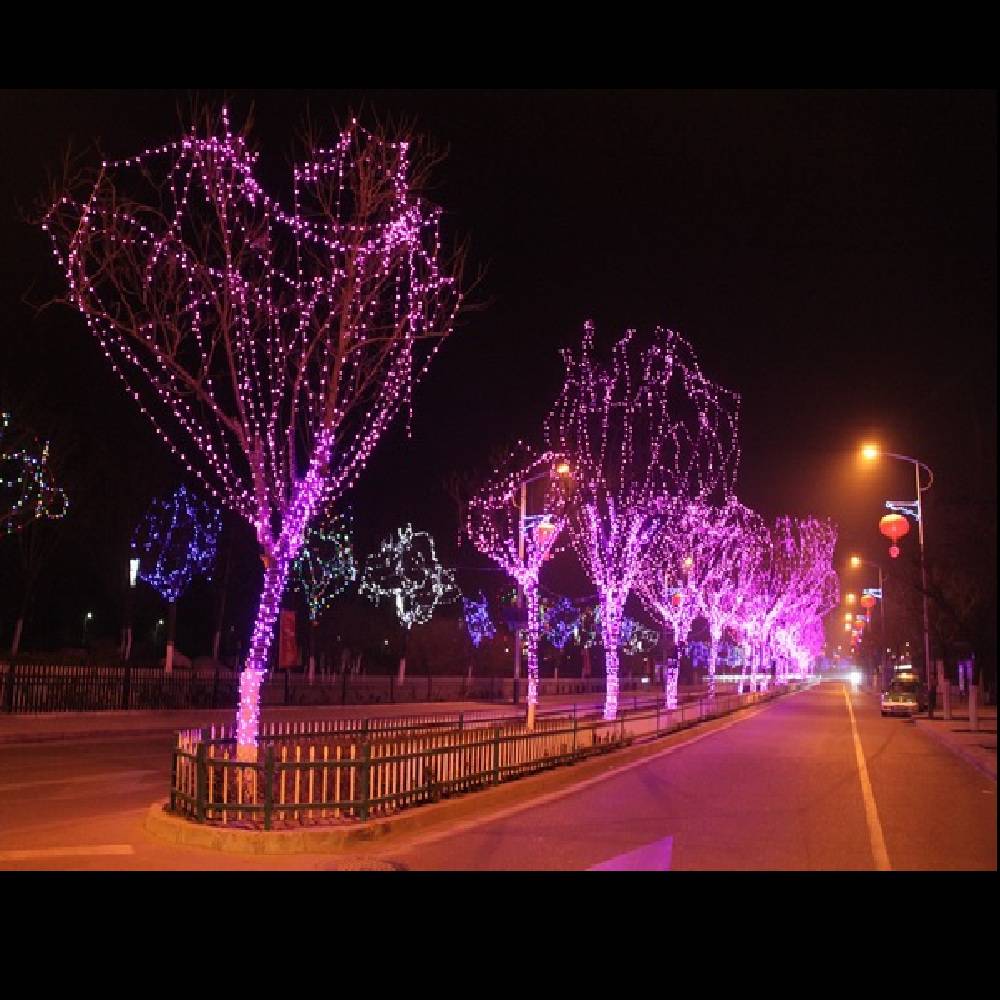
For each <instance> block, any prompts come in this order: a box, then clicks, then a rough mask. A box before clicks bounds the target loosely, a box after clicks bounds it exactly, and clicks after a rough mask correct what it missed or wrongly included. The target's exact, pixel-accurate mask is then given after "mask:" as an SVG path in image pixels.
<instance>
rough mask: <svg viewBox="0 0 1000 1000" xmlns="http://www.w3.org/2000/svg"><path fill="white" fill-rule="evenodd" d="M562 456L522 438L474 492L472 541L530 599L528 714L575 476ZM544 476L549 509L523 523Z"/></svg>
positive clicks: (468, 526)
mask: <svg viewBox="0 0 1000 1000" xmlns="http://www.w3.org/2000/svg"><path fill="white" fill-rule="evenodd" d="M560 465H561V462H560V458H559V456H558V455H556V454H555V453H553V452H544V453H542V454H535V453H534V452H533V451H532V450H531V449H530V448H528V447H527V446H526V445H524V444H522V443H518V445H517V446H516V447H515V448H514V449H513V450H512V451H511V452H510V453H509V454H508V455H507V456H506V457H505V459H504V460H503V461H502V462H501V463H500V464H499V465H498V467H497V468H495V469H494V470H493V472H492V474H491V476H490V478H489V479H488V481H487V482H486V483H485V484H484V485H483V486H482V487H481V488H480V490H479V491H478V492H477V493H476V494H475V495H474V496H473V497H471V498H470V500H469V505H468V510H467V516H466V533H467V534H468V536H469V540H470V541H471V542H472V544H473V545H474V546H475V547H476V548H477V549H478V550H479V551H480V552H481V553H482V554H483V555H484V556H486V557H487V558H488V559H492V560H493V562H495V563H496V564H497V565H498V566H500V567H501V568H502V569H503V570H504V571H505V572H506V573H508V574H509V575H510V576H511V577H512V578H513V579H514V580H515V581H516V582H517V584H518V586H519V587H520V588H521V591H522V593H523V594H524V599H525V603H526V605H527V633H528V637H527V653H528V720H529V725H531V724H532V723H533V720H534V710H535V706H536V705H537V704H538V642H539V635H540V631H541V615H540V608H539V595H538V578H539V574H540V573H541V569H542V564H543V563H544V562H545V561H546V560H547V559H548V558H549V557H550V556H551V555H552V554H553V553H554V552H555V546H556V543H557V542H558V540H559V537H560V535H561V534H562V532H563V529H564V528H565V526H566V519H567V513H568V499H569V496H570V493H571V480H569V479H568V474H563V475H560V473H559V472H558V471H557V467H558V466H560ZM532 481H540V482H544V483H545V484H546V485H545V500H544V505H543V513H542V514H541V515H538V516H535V517H534V518H533V519H532V524H531V525H530V526H528V525H525V524H523V523H522V513H523V512H522V498H523V497H525V496H526V493H525V492H524V491H525V489H526V487H527V484H528V483H530V482H532Z"/></svg>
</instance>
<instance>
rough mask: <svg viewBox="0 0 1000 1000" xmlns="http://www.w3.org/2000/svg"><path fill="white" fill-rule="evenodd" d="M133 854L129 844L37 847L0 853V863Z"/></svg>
mask: <svg viewBox="0 0 1000 1000" xmlns="http://www.w3.org/2000/svg"><path fill="white" fill-rule="evenodd" d="M122 854H135V848H134V847H133V846H132V845H131V844H93V845H91V846H89V847H88V846H86V845H83V846H80V847H38V848H35V849H34V850H26V851H0V861H32V860H34V859H35V858H82V857H88V856H94V855H100V856H106V855H122Z"/></svg>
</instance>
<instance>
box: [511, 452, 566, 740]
mask: <svg viewBox="0 0 1000 1000" xmlns="http://www.w3.org/2000/svg"><path fill="white" fill-rule="evenodd" d="M572 471H573V470H572V468H571V466H570V464H569V462H567V461H565V460H562V461H559V462H557V463H556V464H555V465H554V466H553V467H552V468H551V469H549V470H548V471H546V472H540V473H538V475H537V476H531V477H529V478H528V479H524V480H522V481H521V510H520V514H519V516H518V519H517V558H518V561H519V562H520V563H521V565H522V566H523V565H524V526H525V523H526V522H527V520H528V516H527V515H528V484H529V483H535V482H538V480H540V479H550V478H551V477H552V476H558V477H559V478H560V479H569V478H570V476H571V475H572ZM543 517H544V515H543ZM517 608H518V611H524V590H523V589H522V587H521V585H520V584H518V585H517ZM520 620H521V619H520V616H519V617H518V623H520ZM520 678H521V629H520V627H519V628H517V629H515V630H514V700H515V701H516V700H517V697H518V691H517V687H518V683H519V682H520ZM528 709H529V712H530V713H531V718H530V719H529V724H533V723H534V706H530V705H529V706H528Z"/></svg>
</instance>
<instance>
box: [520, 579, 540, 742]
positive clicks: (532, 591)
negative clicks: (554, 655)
mask: <svg viewBox="0 0 1000 1000" xmlns="http://www.w3.org/2000/svg"><path fill="white" fill-rule="evenodd" d="M521 589H522V591H523V592H524V599H525V602H526V603H527V605H528V720H527V721H528V730H529V731H530V730H532V729H534V728H535V708H536V706H537V705H538V633H539V621H538V585H537V583H535V584H533V583H530V582H529V583H528V585H527V586H525V587H522V588H521Z"/></svg>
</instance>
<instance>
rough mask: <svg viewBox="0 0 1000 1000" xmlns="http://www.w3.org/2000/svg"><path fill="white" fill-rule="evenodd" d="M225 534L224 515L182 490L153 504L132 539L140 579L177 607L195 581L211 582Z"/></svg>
mask: <svg viewBox="0 0 1000 1000" xmlns="http://www.w3.org/2000/svg"><path fill="white" fill-rule="evenodd" d="M221 531H222V519H221V517H220V516H219V512H218V511H217V510H216V509H215V508H214V507H210V506H209V505H208V504H207V503H205V502H204V501H203V500H199V499H198V498H197V497H196V496H195V495H194V494H192V493H191V492H190V491H189V490H188V489H187V487H185V486H183V485H182V486H178V487H177V490H176V491H175V492H174V493H173V494H172V495H171V496H169V497H166V498H164V499H157V500H154V501H153V502H152V504H150V506H149V510H148V511H147V512H146V515H145V517H144V518H143V519H142V520H141V521H140V522H139V524H138V526H137V527H136V529H135V534H134V535H133V537H132V548H133V550H134V551H135V554H136V555H137V556H138V558H139V572H138V577H139V579H140V580H142V581H144V582H145V583H148V584H149V585H150V586H151V587H152V588H153V589H154V590H155V591H156V592H157V593H158V594H159V595H160V596H161V597H162V598H163V599H164V600H166V601H168V602H169V603H171V604H174V603H175V602H176V601H177V599H178V598H179V597H180V596H181V594H183V593H184V591H185V590H186V589H187V587H188V585H189V584H190V583H191V581H192V580H193V579H194V578H195V577H196V576H205V577H207V578H208V579H211V578H212V566H213V565H214V563H215V552H216V547H217V545H218V541H219V533H220V532H221Z"/></svg>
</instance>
